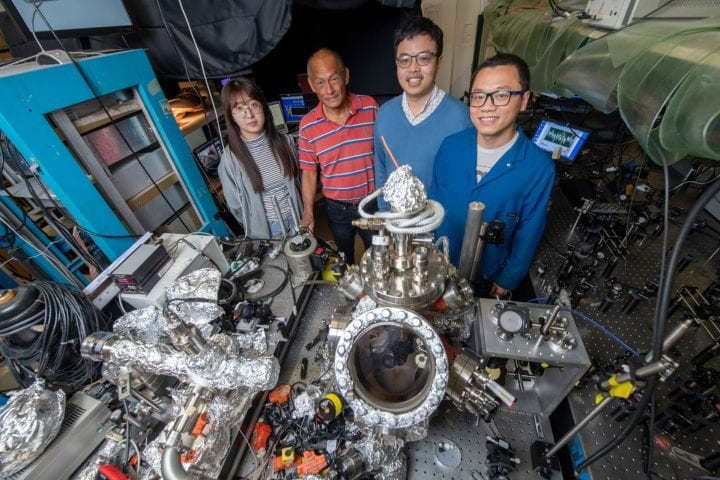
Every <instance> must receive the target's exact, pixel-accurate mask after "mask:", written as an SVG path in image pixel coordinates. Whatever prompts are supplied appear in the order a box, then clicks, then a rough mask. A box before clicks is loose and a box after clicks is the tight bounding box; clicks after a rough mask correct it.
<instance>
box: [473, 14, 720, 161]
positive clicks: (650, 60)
mask: <svg viewBox="0 0 720 480" xmlns="http://www.w3.org/2000/svg"><path fill="white" fill-rule="evenodd" d="M546 5H547V3H546V2H544V1H540V0H537V1H536V0H516V1H513V0H499V1H496V2H493V3H492V4H491V5H490V6H488V7H487V8H486V9H485V25H486V28H485V31H484V32H483V41H482V45H481V48H482V49H483V50H482V51H485V47H486V46H487V45H490V46H493V47H494V48H495V49H496V50H497V51H501V52H509V53H515V54H516V55H519V56H521V57H522V58H524V59H525V60H526V61H527V63H528V65H529V66H530V72H531V75H532V82H531V88H532V90H533V91H535V92H536V93H544V92H551V93H556V94H558V95H561V96H567V97H570V96H575V95H577V96H579V97H581V98H583V99H584V100H586V101H587V102H589V103H590V104H592V105H593V106H594V107H595V108H597V109H598V110H600V111H603V112H606V113H609V112H611V111H614V110H615V109H617V108H619V110H620V113H621V115H622V117H623V119H624V120H625V123H626V124H627V126H628V128H629V129H630V131H631V132H632V133H633V134H634V135H635V136H636V137H637V139H638V141H639V142H640V144H641V145H642V146H643V148H644V149H645V151H646V152H647V153H648V155H649V156H650V157H651V158H652V159H653V160H654V161H655V162H657V163H662V162H667V163H668V164H671V163H673V162H676V161H677V160H680V159H681V158H683V157H684V156H685V155H696V156H701V157H705V158H713V159H718V160H720V18H714V19H706V20H700V21H697V20H696V21H691V20H675V21H668V20H654V21H645V22H642V23H638V24H635V25H633V26H631V27H628V28H625V29H623V30H621V31H617V32H612V33H609V34H607V35H605V36H603V37H602V38H600V39H598V37H599V36H602V34H600V35H598V30H592V29H589V28H588V27H587V26H586V25H584V24H583V23H582V22H580V21H579V20H577V19H576V18H574V17H571V18H567V19H557V18H553V16H552V14H551V13H550V11H549V8H543V7H545V6H546Z"/></svg>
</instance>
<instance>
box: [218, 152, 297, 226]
mask: <svg viewBox="0 0 720 480" xmlns="http://www.w3.org/2000/svg"><path fill="white" fill-rule="evenodd" d="M218 176H219V177H220V183H222V188H223V195H224V196H225V202H226V204H227V207H228V209H229V210H230V212H231V213H232V214H233V216H234V217H235V218H236V219H237V221H238V222H240V224H242V226H243V227H244V228H245V235H246V236H247V237H250V238H270V226H269V225H268V221H267V216H266V214H265V207H264V206H263V199H262V194H261V193H257V192H256V191H255V190H254V189H253V187H252V184H251V183H250V179H249V178H248V176H247V174H246V173H245V169H244V168H243V166H242V165H240V162H239V161H238V159H237V158H236V157H235V155H234V154H233V153H232V151H231V150H230V145H227V146H226V148H225V151H224V152H223V155H222V158H221V159H220V165H219V167H218ZM284 178H285V181H286V182H287V189H288V192H290V201H291V203H292V208H294V209H295V212H296V213H297V214H298V217H297V218H300V217H301V214H300V212H302V201H301V200H300V195H299V193H298V187H297V180H296V179H295V178H292V177H284Z"/></svg>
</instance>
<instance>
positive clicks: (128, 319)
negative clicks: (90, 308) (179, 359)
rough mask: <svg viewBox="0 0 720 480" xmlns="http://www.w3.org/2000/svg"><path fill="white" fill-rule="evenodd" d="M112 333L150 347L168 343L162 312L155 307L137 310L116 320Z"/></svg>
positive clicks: (168, 331) (167, 332) (168, 336)
mask: <svg viewBox="0 0 720 480" xmlns="http://www.w3.org/2000/svg"><path fill="white" fill-rule="evenodd" d="M113 332H115V333H119V334H120V335H122V336H124V337H127V338H130V339H131V340H136V341H139V342H143V343H148V344H150V345H157V344H160V343H170V330H169V328H168V325H167V320H166V319H165V316H164V315H163V314H162V310H160V309H159V308H157V307H155V306H150V307H145V308H139V309H137V310H133V311H132V312H128V313H126V314H125V315H123V316H122V317H120V318H118V319H117V320H116V321H115V324H114V325H113Z"/></svg>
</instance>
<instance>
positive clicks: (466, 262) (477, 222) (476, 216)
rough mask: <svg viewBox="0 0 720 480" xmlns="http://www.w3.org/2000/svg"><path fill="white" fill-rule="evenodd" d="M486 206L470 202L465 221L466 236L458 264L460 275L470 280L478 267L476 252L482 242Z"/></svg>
mask: <svg viewBox="0 0 720 480" xmlns="http://www.w3.org/2000/svg"><path fill="white" fill-rule="evenodd" d="M484 213H485V204H484V203H482V202H470V203H469V204H468V211H467V217H466V219H465V234H464V235H463V242H462V248H461V250H460V261H459V262H458V273H459V274H460V276H461V277H463V278H466V279H468V280H470V279H471V278H470V277H471V276H472V275H473V273H474V269H475V267H476V265H474V264H473V260H474V258H475V252H476V250H477V247H478V241H479V240H480V229H481V228H482V220H483V214H484Z"/></svg>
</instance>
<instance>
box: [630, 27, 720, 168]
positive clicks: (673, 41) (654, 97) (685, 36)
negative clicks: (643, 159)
mask: <svg viewBox="0 0 720 480" xmlns="http://www.w3.org/2000/svg"><path fill="white" fill-rule="evenodd" d="M702 23H703V25H699V24H696V27H700V28H690V29H686V30H683V31H681V32H679V33H676V34H674V35H672V36H670V37H668V38H665V39H664V40H662V41H660V42H657V43H654V44H653V45H650V46H648V47H647V48H645V49H643V50H642V51H641V52H639V53H638V54H636V55H635V56H634V57H633V58H632V59H631V60H629V61H628V62H627V64H626V65H625V67H624V68H623V71H622V73H621V74H620V78H619V79H618V107H619V110H620V114H621V115H622V117H623V120H624V121H625V123H626V124H627V126H628V128H629V129H630V131H631V132H632V133H633V134H634V135H635V137H636V138H637V139H638V142H640V144H641V145H642V146H643V148H644V149H645V151H646V152H647V153H648V155H650V157H651V158H652V159H653V160H654V161H655V162H657V163H663V162H665V161H666V162H668V163H669V164H672V163H674V162H677V161H678V160H681V159H682V158H683V157H684V156H685V155H686V153H687V151H689V149H685V150H676V149H668V148H666V147H665V145H671V144H673V143H677V142H676V141H675V139H673V137H676V136H677V135H678V131H677V130H676V131H674V132H671V131H670V129H667V128H666V129H665V138H666V142H665V145H663V143H661V142H660V138H659V130H660V129H661V125H662V123H663V122H664V121H666V118H667V116H666V115H663V116H661V115H662V114H663V113H664V112H665V107H666V106H667V105H668V103H669V102H670V100H671V98H672V96H673V94H674V93H675V92H676V91H677V89H678V88H679V87H680V85H681V84H682V83H684V82H686V81H692V80H693V70H694V67H695V66H696V65H697V64H700V63H702V62H703V61H705V59H707V58H708V57H709V56H710V55H712V54H713V53H715V52H718V51H720V23H716V24H715V25H712V23H713V22H702ZM717 73H720V71H718V72H717ZM717 73H716V74H717ZM706 94H707V97H706V100H705V101H707V102H709V103H714V107H711V109H714V110H715V112H720V101H719V100H720V99H719V98H718V92H706ZM713 97H714V98H713ZM696 106H697V105H695V104H682V105H677V106H676V107H675V108H676V110H675V115H674V116H675V117H677V116H678V115H679V116H680V117H683V116H686V115H687V116H692V115H695V114H696V113H695V107H696ZM686 138H689V136H686Z"/></svg>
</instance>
